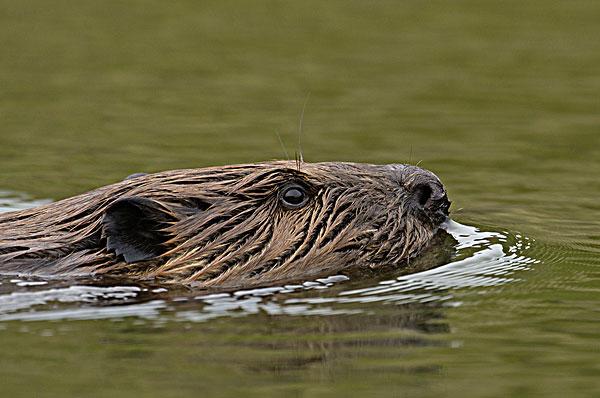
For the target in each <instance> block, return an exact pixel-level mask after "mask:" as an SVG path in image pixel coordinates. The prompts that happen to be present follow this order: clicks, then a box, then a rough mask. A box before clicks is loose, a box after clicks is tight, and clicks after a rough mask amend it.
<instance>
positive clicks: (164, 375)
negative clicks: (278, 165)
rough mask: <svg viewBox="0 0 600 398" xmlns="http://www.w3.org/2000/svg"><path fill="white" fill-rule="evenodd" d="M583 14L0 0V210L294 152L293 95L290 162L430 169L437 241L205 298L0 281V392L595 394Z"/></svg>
mask: <svg viewBox="0 0 600 398" xmlns="http://www.w3.org/2000/svg"><path fill="white" fill-rule="evenodd" d="M599 20H600V4H596V3H595V2H589V1H541V0H539V1H538V0H533V1H529V2H516V1H515V2H513V1H509V2H498V3H494V2H471V1H456V2H442V1H431V2H426V3H424V2H417V1H406V2H402V3H396V2H378V3H367V2H343V3H342V2H335V1H333V2H326V3H322V2H311V1H308V2H301V3H290V2H263V3H258V4H250V3H243V2H239V3H238V2H233V1H224V2H223V1H221V2H211V1H208V2H178V3H176V4H168V5H167V4H166V3H159V2H126V3H123V2H112V1H110V2H88V1H81V2H77V3H76V4H73V3H67V2H61V1H58V2H53V3H52V5H50V4H49V3H48V4H47V3H45V2H39V1H33V2H27V3H17V2H1V3H0V37H2V38H3V39H2V40H3V43H2V46H0V118H1V119H0V120H2V123H0V211H5V210H13V209H20V208H24V207H29V206H33V205H38V204H41V203H45V202H46V201H48V200H58V199H61V198H64V197H68V196H71V195H74V194H77V193H79V192H83V191H86V190H89V189H92V188H94V187H97V186H101V185H105V184H108V183H111V182H114V181H118V180H120V179H122V178H124V177H125V176H127V175H129V174H132V173H135V172H141V171H146V172H150V171H157V170H165V169H175V168H184V167H202V166H208V165H214V164H226V163H238V162H252V161H259V160H265V159H273V158H282V157H286V155H285V152H286V151H287V153H288V156H289V157H293V156H294V152H295V151H296V150H298V137H297V131H298V124H299V116H300V113H301V111H302V108H303V104H304V102H305V101H306V99H307V97H308V102H307V105H306V109H305V112H304V119H303V129H302V130H303V132H302V135H301V147H302V151H303V153H304V157H305V159H307V160H308V161H320V160H347V161H362V162H373V163H386V162H410V163H413V164H415V163H419V164H420V165H421V166H423V167H425V168H428V169H431V170H433V171H434V172H436V174H438V175H439V176H440V177H441V179H442V180H443V181H444V183H445V184H446V186H447V188H448V190H449V196H450V198H451V200H452V201H453V207H452V218H453V220H454V221H455V223H452V224H449V225H447V226H446V229H447V231H448V233H449V234H450V235H451V236H452V237H453V239H454V240H455V242H451V244H450V249H451V250H450V252H449V253H446V252H444V253H441V254H442V255H441V257H440V256H437V257H436V255H435V253H434V255H431V256H430V257H427V258H424V259H422V260H421V261H422V263H421V265H423V264H427V262H428V261H429V262H431V261H439V258H445V260H444V262H443V263H442V264H441V266H439V267H436V268H433V269H430V270H427V271H420V272H414V273H408V274H407V273H403V272H400V271H399V272H397V273H394V274H386V275H374V276H372V277H369V278H351V279H346V278H344V277H340V276H337V277H336V276H332V278H330V279H323V280H317V281H307V282H308V283H305V284H304V285H295V286H278V287H275V288H273V289H270V290H269V289H267V290H253V291H246V292H237V293H232V294H227V295H217V296H206V295H202V294H200V293H198V292H195V291H193V290H189V289H185V288H175V287H172V286H166V287H165V286H155V285H144V284H137V285H134V284H124V283H119V281H112V282H110V281H89V280H78V281H69V282H65V281H58V280H36V279H18V278H14V277H9V278H2V279H0V283H1V284H0V337H1V338H0V352H2V355H0V380H2V382H1V383H0V393H1V394H2V395H3V396H4V395H6V396H33V395H39V396H57V397H59V396H60V397H64V396H86V397H87V396H90V397H105V396H110V397H121V396H122V397H125V396H162V397H170V396H173V397H180V396H192V395H193V396H197V395H199V394H200V395H203V396H215V397H230V396H248V397H253V396H261V397H264V396H302V397H345V396H418V397H434V396H436V397H438V396H473V397H475V396H476V397H497V396H518V397H520V396H523V397H531V396H544V397H547V396H557V397H564V396H590V397H592V396H598V395H600V382H598V380H600V365H599V364H600V362H599V361H598V358H599V357H600V355H599V354H600V352H599V342H600V332H599V330H600V328H599V325H600V323H599V321H600V312H599V311H598V299H599V298H600V295H599V292H600V271H599V270H600V232H599V231H600V205H599V204H598V196H599V195H598V194H599V193H600V180H599V179H598V178H597V176H598V175H599V174H600V162H599V161H598V159H600V135H599V134H600V128H599V126H600V101H598V96H599V94H600V78H599V74H598V70H599V69H598V65H600V44H599V43H600V42H599V41H598V40H597V37H598V35H599V34H600V25H599V24H598V23H597V21H599ZM278 134H279V135H280V136H281V139H282V141H283V144H284V146H285V147H286V150H285V151H284V150H283V149H282V147H281V145H280V143H279V140H278V138H277V136H278ZM444 250H445V249H444ZM437 254H440V253H437ZM448 256H449V258H448ZM413 266H414V267H415V268H413V271H418V270H419V269H420V268H419V264H413ZM423 268H427V267H423Z"/></svg>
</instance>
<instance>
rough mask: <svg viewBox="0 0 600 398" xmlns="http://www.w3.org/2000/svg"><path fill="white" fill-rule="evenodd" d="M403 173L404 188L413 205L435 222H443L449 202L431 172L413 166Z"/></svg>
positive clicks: (441, 186)
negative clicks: (404, 177)
mask: <svg viewBox="0 0 600 398" xmlns="http://www.w3.org/2000/svg"><path fill="white" fill-rule="evenodd" d="M404 172H405V173H406V174H408V178H406V179H405V180H404V187H405V188H406V190H407V191H408V192H409V193H410V195H411V196H412V198H413V200H412V203H413V205H414V206H416V207H418V208H419V209H421V210H422V211H424V212H425V213H426V214H427V215H428V216H429V217H430V218H432V219H433V220H434V221H435V222H443V221H444V220H445V219H446V218H447V217H448V214H449V212H448V210H449V208H450V203H451V202H450V201H449V200H448V194H447V193H446V189H445V188H444V185H443V184H442V182H441V181H440V179H439V178H438V177H437V176H436V175H435V174H433V173H432V172H430V171H428V170H424V169H421V168H418V167H415V166H408V167H406V168H405V170H404Z"/></svg>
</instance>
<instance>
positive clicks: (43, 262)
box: [0, 161, 449, 287]
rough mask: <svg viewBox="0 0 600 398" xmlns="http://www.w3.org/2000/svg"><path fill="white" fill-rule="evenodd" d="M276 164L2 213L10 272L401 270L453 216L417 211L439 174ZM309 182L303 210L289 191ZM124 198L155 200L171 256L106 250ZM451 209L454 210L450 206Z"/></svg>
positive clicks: (164, 176)
mask: <svg viewBox="0 0 600 398" xmlns="http://www.w3.org/2000/svg"><path fill="white" fill-rule="evenodd" d="M299 166H300V167H298V166H297V164H296V162H293V161H292V162H285V161H280V162H265V163H257V164H246V165H232V166H222V167H211V168H204V169H188V170H175V171H167V172H162V173H156V174H150V175H145V176H140V177H136V178H132V179H127V180H124V181H121V182H118V183H115V184H112V185H108V186H105V187H102V188H99V189H96V190H94V191H91V192H88V193H84V194H81V195H78V196H75V197H72V198H68V199H64V200H61V201H58V202H55V203H51V204H48V205H45V206H41V207H37V208H33V209H29V210H24V211H16V212H9V213H4V214H0V273H4V274H24V275H41V276H60V277H64V276H89V275H110V276H118V275H122V276H126V277H128V278H144V279H146V278H150V279H158V280H162V281H169V282H177V283H192V284H198V285H200V286H203V287H248V286H256V285H267V284H269V283H273V282H276V281H281V280H294V279H296V280H298V279H306V278H311V277H317V276H321V275H330V274H333V273H337V272H340V271H343V270H345V269H348V268H350V267H371V268H373V267H378V266H381V265H401V264H402V263H404V262H405V261H406V260H407V259H409V258H411V257H414V256H415V255H417V254H418V253H419V252H420V251H421V250H422V249H423V248H424V247H425V246H427V244H428V242H429V241H430V239H431V237H432V236H433V234H434V233H435V231H436V230H437V228H438V226H439V224H440V223H441V222H442V220H443V218H444V214H447V205H449V202H447V200H446V201H445V202H444V203H443V204H442V205H440V206H441V207H440V208H439V209H438V208H435V209H432V210H431V211H429V210H428V211H425V210H423V209H422V208H419V206H417V205H415V203H414V201H415V198H414V197H413V196H414V195H412V194H411V190H413V188H414V186H415V185H416V184H418V183H420V181H421V180H423V179H424V178H427V179H429V180H431V181H433V180H435V181H437V182H434V184H439V187H440V190H441V191H440V192H443V195H444V198H445V191H444V190H443V187H442V185H441V183H439V180H437V178H436V177H435V176H434V175H433V174H431V173H429V172H424V171H423V170H421V169H419V168H417V167H414V166H403V165H385V166H377V165H367V164H355V163H339V162H336V163H301V164H300V165H299ZM290 183H294V184H300V185H301V186H303V187H305V188H306V191H307V193H308V195H309V200H308V202H307V204H306V205H305V206H303V207H301V208H298V209H289V208H285V206H282V203H281V200H280V197H279V195H280V192H281V189H282V187H284V186H286V185H287V184H290ZM123 198H143V199H148V200H149V202H148V203H150V204H151V208H152V209H151V210H152V212H156V214H157V217H158V216H160V218H161V219H162V220H166V221H165V222H164V224H163V225H164V226H163V227H162V228H161V231H158V232H160V234H161V236H164V238H165V239H164V240H163V241H161V242H160V245H159V246H160V254H159V255H157V256H155V257H153V258H151V259H149V260H145V261H138V262H131V263H127V262H125V261H124V259H123V257H122V256H119V255H117V254H116V253H115V252H114V251H113V250H110V249H109V248H107V236H106V228H105V224H103V222H104V221H103V220H104V217H105V213H106V211H107V209H109V208H110V207H111V205H114V204H115V203H116V202H117V201H118V200H121V199H123ZM444 206H445V207H444Z"/></svg>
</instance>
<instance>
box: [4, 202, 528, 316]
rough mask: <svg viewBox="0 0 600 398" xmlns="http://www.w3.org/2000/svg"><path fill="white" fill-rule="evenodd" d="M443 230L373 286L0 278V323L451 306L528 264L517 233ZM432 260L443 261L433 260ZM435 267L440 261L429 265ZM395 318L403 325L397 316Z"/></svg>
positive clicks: (343, 280)
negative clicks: (189, 285)
mask: <svg viewBox="0 0 600 398" xmlns="http://www.w3.org/2000/svg"><path fill="white" fill-rule="evenodd" d="M10 204H11V206H12V207H13V208H23V207H26V206H28V205H35V204H37V202H33V203H32V202H21V203H20V204H15V203H13V202H11V203H10ZM444 229H445V231H446V232H447V234H449V235H451V237H452V238H453V240H452V242H450V243H449V240H448V239H446V240H444V238H443V237H442V238H440V239H441V240H440V241H439V242H437V243H436V245H434V246H436V247H432V248H431V250H430V253H428V255H427V256H424V257H423V258H422V259H418V260H416V261H414V262H413V263H412V264H410V269H411V270H417V271H418V272H414V273H411V274H407V275H401V276H394V277H393V278H392V279H385V280H380V281H378V282H377V283H376V284H372V282H371V285H369V284H368V282H365V281H364V280H360V279H359V278H352V277H351V278H348V277H347V276H344V275H333V276H330V277H328V278H321V279H317V280H315V281H308V282H304V283H302V284H296V285H284V286H276V287H268V288H261V289H252V290H240V291H236V292H233V293H217V294H202V295H198V294H197V293H196V294H194V292H190V291H187V290H182V289H181V288H172V287H170V286H168V287H164V286H163V287H158V288H157V287H153V286H143V285H134V286H131V285H127V286H121V285H119V284H117V285H114V284H111V285H109V286H105V285H106V283H107V282H106V281H104V282H103V284H102V285H98V284H97V283H96V284H94V285H89V284H88V283H87V282H86V283H85V284H75V285H68V284H65V282H64V281H63V282H60V281H45V280H36V279H33V280H22V279H14V278H5V279H4V280H2V279H0V283H1V284H0V293H1V295H0V320H53V319H54V320H56V319H105V318H124V317H137V318H142V319H150V320H156V321H160V322H164V321H166V320H173V321H191V322H201V321H206V320H209V319H214V318H219V317H240V316H247V315H250V314H259V313H264V314H268V315H279V316H298V315H302V316H309V315H351V314H361V313H368V312H369V311H370V307H368V306H365V304H367V303H382V304H390V303H393V304H397V305H399V304H401V305H409V304H432V303H435V304H437V305H440V304H443V305H453V306H456V305H460V301H459V300H458V296H459V295H462V294H466V293H465V289H468V288H473V287H486V286H496V285H499V284H504V283H507V282H511V281H513V280H514V277H513V276H512V275H513V273H514V272H515V271H520V270H525V269H527V268H528V267H530V266H531V264H533V263H535V262H536V260H534V259H532V258H528V257H526V256H524V255H523V254H522V253H523V251H525V250H527V249H528V248H529V245H530V241H529V240H528V239H527V238H526V237H523V236H521V235H518V234H509V233H501V232H485V231H480V230H478V229H477V228H475V227H470V226H466V225H462V224H459V223H457V222H454V221H449V222H448V223H447V224H446V225H445V226H444ZM444 235H446V234H444ZM448 244H450V245H451V246H452V247H451V248H450V249H451V250H450V251H451V252H452V256H451V258H448V256H446V255H443V253H447V252H448V247H444V246H448ZM438 246H439V247H438ZM440 253H442V254H441V255H440ZM436 257H438V259H437V260H435V258H436ZM440 258H443V259H444V263H440V262H439V261H440ZM436 261H437V262H436ZM424 262H425V263H428V267H426V266H425V265H423V263H424ZM437 264H443V265H440V266H437V267H435V268H431V267H432V266H434V265H437ZM427 268H431V269H427ZM419 270H422V271H419ZM397 274H398V272H397V271H396V275H397ZM369 280H371V281H372V280H373V278H371V279H369ZM365 283H366V286H365ZM357 284H360V285H357ZM459 292H460V293H459ZM411 313H412V312H411ZM367 318H368V317H367ZM393 318H394V317H393ZM336 319H337V318H336ZM342 319H343V318H342ZM353 322H355V321H353ZM399 322H400V323H402V324H406V321H405V320H401V321H399ZM367 323H368V322H367Z"/></svg>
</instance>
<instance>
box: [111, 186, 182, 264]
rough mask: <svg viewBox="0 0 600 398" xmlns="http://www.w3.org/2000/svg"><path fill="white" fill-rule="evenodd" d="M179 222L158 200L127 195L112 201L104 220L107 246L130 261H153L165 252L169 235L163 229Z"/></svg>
mask: <svg viewBox="0 0 600 398" xmlns="http://www.w3.org/2000/svg"><path fill="white" fill-rule="evenodd" d="M173 221H176V219H175V217H174V215H173V214H172V213H170V211H169V210H168V209H166V208H165V207H164V206H162V205H161V204H160V203H159V202H156V201H154V200H151V199H145V198H135V197H134V198H124V199H120V200H117V201H116V202H114V203H112V204H111V205H110V206H108V208H107V209H106V211H105V213H104V218H103V219H102V236H103V237H105V238H106V247H107V248H108V249H109V250H113V251H114V252H115V253H116V254H117V255H122V256H123V258H124V259H125V261H126V262H127V263H134V262H137V261H145V260H150V259H152V258H155V257H158V256H160V255H161V254H162V253H164V252H165V251H166V247H164V243H165V242H166V241H167V240H168V239H169V235H168V234H167V233H166V232H165V231H164V229H165V228H166V227H167V226H169V225H170V223H171V222H173Z"/></svg>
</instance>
